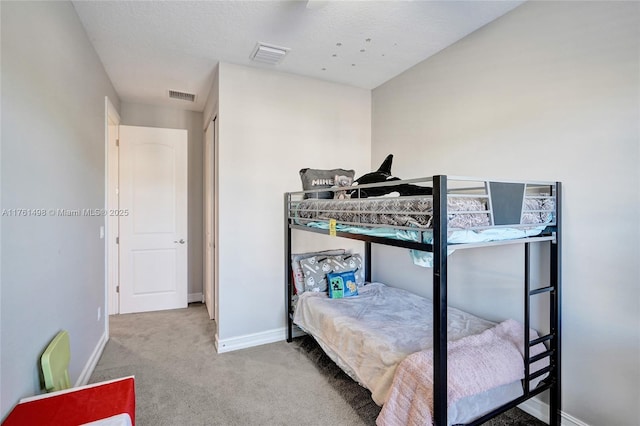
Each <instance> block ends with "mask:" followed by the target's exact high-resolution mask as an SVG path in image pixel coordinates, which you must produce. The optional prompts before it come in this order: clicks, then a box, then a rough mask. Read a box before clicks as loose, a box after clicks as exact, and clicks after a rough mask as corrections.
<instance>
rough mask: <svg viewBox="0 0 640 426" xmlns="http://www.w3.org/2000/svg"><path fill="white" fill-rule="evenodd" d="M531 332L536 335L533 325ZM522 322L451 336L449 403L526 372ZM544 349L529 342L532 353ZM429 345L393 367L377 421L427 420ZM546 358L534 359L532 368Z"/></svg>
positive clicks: (387, 424) (418, 425)
mask: <svg viewBox="0 0 640 426" xmlns="http://www.w3.org/2000/svg"><path fill="white" fill-rule="evenodd" d="M530 334H531V338H532V339H534V338H536V337H538V335H537V333H536V332H535V331H533V330H531V332H530ZM523 342H524V326H523V325H522V324H520V323H519V322H517V321H514V320H507V321H504V322H502V323H500V324H498V325H497V326H495V327H493V328H490V329H489V330H486V331H484V332H483V333H480V334H476V335H473V336H467V337H463V338H462V339H460V340H456V341H453V342H449V344H448V347H447V351H448V357H447V363H448V388H447V399H448V405H451V404H453V403H455V402H456V401H458V400H459V399H461V398H465V397H468V396H471V395H475V394H478V393H481V392H485V391H487V390H490V389H493V388H496V387H498V386H501V385H505V384H507V383H511V382H514V381H517V380H520V379H522V378H523V377H524V363H523V356H524V355H523V354H524V351H523V346H522V345H523ZM544 350H545V347H544V345H543V344H538V345H536V346H534V347H533V348H531V351H530V353H531V356H533V355H536V354H538V353H541V352H543V351H544ZM432 361H433V351H432V350H431V349H428V350H425V351H420V352H416V353H414V354H411V355H409V356H408V357H407V358H405V359H404V360H403V361H402V362H401V363H400V365H399V366H398V369H397V371H396V374H395V376H394V379H393V385H392V386H391V391H390V392H389V396H388V398H387V401H386V402H385V404H384V406H383V407H382V411H381V412H380V415H379V416H378V419H377V420H376V424H377V425H378V426H413V425H415V426H424V425H431V424H432V423H433V422H432V419H431V411H432V407H433V362H432ZM547 364H548V362H547V360H546V358H545V359H543V360H541V361H538V362H536V363H534V364H533V365H532V370H531V371H536V370H538V369H540V368H543V367H544V366H545V365H547Z"/></svg>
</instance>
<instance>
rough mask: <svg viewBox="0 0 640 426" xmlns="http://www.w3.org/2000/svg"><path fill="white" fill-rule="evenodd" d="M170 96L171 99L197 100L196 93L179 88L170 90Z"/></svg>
mask: <svg viewBox="0 0 640 426" xmlns="http://www.w3.org/2000/svg"><path fill="white" fill-rule="evenodd" d="M169 97H170V98H171V99H179V100H181V101H187V102H195V101H196V95H194V94H193V93H186V92H179V91H177V90H169Z"/></svg>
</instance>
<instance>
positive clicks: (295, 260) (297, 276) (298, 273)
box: [291, 249, 347, 294]
mask: <svg viewBox="0 0 640 426" xmlns="http://www.w3.org/2000/svg"><path fill="white" fill-rule="evenodd" d="M345 253H347V251H346V250H345V249H336V250H323V251H314V252H309V253H294V254H292V255H291V269H292V270H293V285H294V288H295V294H302V293H304V274H303V273H302V269H301V268H300V260H302V259H308V258H310V257H314V256H318V255H324V256H336V255H340V254H345Z"/></svg>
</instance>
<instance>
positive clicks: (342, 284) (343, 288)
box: [327, 271, 358, 299]
mask: <svg viewBox="0 0 640 426" xmlns="http://www.w3.org/2000/svg"><path fill="white" fill-rule="evenodd" d="M327 283H328V285H327V287H328V288H329V297H330V298H331V299H341V298H343V297H351V296H357V295H358V286H357V285H356V275H355V273H354V271H347V272H331V273H328V274H327Z"/></svg>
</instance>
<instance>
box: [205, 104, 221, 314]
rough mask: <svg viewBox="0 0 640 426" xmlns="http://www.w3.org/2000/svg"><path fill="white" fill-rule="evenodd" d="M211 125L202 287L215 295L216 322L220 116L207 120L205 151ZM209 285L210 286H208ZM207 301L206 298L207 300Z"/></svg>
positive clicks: (206, 158) (207, 165)
mask: <svg viewBox="0 0 640 426" xmlns="http://www.w3.org/2000/svg"><path fill="white" fill-rule="evenodd" d="M209 126H213V141H212V147H211V148H212V149H211V153H210V155H209V156H207V155H203V157H204V167H203V171H204V173H203V178H204V179H205V182H204V184H203V185H202V190H203V201H204V202H203V210H204V212H203V224H202V226H203V229H204V231H205V232H204V234H205V238H204V244H203V257H204V259H203V288H202V296H203V299H204V298H205V294H206V293H207V292H211V293H212V295H213V318H211V319H213V320H216V324H217V322H218V318H219V313H218V312H219V308H218V307H219V303H218V300H219V299H218V288H219V283H218V145H219V144H218V129H219V123H218V116H217V115H213V116H212V117H211V119H210V120H208V121H207V125H206V126H205V128H204V130H203V133H204V134H205V136H204V145H205V146H204V151H205V153H206V152H207V143H208V141H207V138H206V133H207V130H208V129H209ZM209 169H211V179H212V181H213V182H212V184H211V187H212V189H213V197H212V199H211V200H212V204H213V208H212V211H211V214H212V215H213V220H212V221H211V223H212V226H213V229H212V237H213V241H212V242H213V250H212V254H213V256H212V258H209V257H208V256H207V243H208V241H207V236H206V231H207V219H208V218H207V213H208V212H207V193H206V188H207V182H206V179H207V176H208V175H209V173H208V170H209ZM208 265H210V267H211V268H212V274H211V278H212V282H210V283H209V282H207V266H208ZM207 286H208V287H207ZM205 287H207V288H205ZM205 302H206V300H205Z"/></svg>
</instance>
